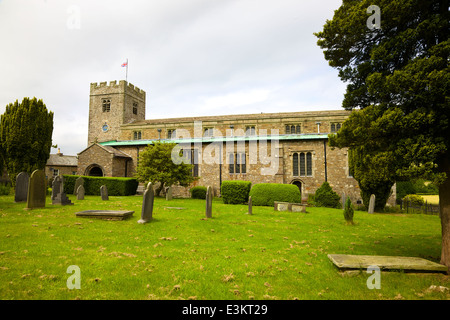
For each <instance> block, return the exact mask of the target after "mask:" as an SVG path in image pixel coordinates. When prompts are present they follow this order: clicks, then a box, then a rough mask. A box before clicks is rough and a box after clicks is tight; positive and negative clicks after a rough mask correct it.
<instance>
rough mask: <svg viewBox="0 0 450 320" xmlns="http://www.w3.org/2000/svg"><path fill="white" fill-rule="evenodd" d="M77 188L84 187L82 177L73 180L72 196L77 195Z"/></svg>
mask: <svg viewBox="0 0 450 320" xmlns="http://www.w3.org/2000/svg"><path fill="white" fill-rule="evenodd" d="M79 186H83V187H84V179H83V177H78V178H77V179H76V180H75V187H74V188H73V194H77V193H78V187H79Z"/></svg>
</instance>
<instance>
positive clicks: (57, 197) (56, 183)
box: [52, 176, 73, 206]
mask: <svg viewBox="0 0 450 320" xmlns="http://www.w3.org/2000/svg"><path fill="white" fill-rule="evenodd" d="M52 204H60V205H63V206H66V205H70V204H73V203H72V201H70V199H69V198H68V197H67V195H66V194H65V193H64V178H63V177H62V176H57V177H56V178H55V179H54V180H53V185H52Z"/></svg>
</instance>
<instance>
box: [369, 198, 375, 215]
mask: <svg viewBox="0 0 450 320" xmlns="http://www.w3.org/2000/svg"><path fill="white" fill-rule="evenodd" d="M374 210H375V195H374V194H372V195H371V196H370V200H369V210H367V212H368V213H373V211H374Z"/></svg>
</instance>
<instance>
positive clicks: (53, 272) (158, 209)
mask: <svg viewBox="0 0 450 320" xmlns="http://www.w3.org/2000/svg"><path fill="white" fill-rule="evenodd" d="M69 197H70V199H71V200H72V202H74V203H75V205H73V206H64V207H62V206H52V205H51V204H50V199H49V197H47V207H46V208H44V209H35V210H32V211H26V210H24V209H23V208H24V207H25V204H23V203H21V204H17V203H14V200H13V196H1V197H0V299H197V300H203V299H208V300H209V299H219V300H223V299H242V300H245V299H258V300H260V299H262V300H265V299H283V300H287V299H449V298H450V294H449V291H448V290H447V291H445V292H444V293H440V292H430V291H429V290H428V288H429V287H430V286H431V285H435V286H445V287H447V288H448V287H450V280H449V277H448V276H446V275H435V274H427V275H423V274H421V275H417V274H407V273H402V272H386V273H385V272H383V273H382V275H381V289H372V290H369V289H368V288H367V285H366V282H367V279H368V277H369V276H370V275H369V274H367V273H366V272H365V270H362V272H361V273H359V274H357V275H353V276H349V275H342V274H340V272H339V271H338V269H337V268H336V267H335V266H334V265H333V264H332V263H331V262H330V261H329V259H328V258H327V254H329V253H345V254H368V255H402V256H414V257H422V258H426V259H430V260H432V261H436V262H438V261H439V255H440V245H441V236H440V221H439V217H438V216H431V215H421V214H414V215H412V214H410V215H406V214H403V215H399V214H397V215H390V214H373V215H369V214H367V213H366V212H359V211H357V212H355V218H354V220H355V223H356V224H355V225H353V226H351V225H346V224H345V220H344V217H343V214H342V210H336V209H325V208H308V213H306V214H305V213H289V212H274V211H273V208H271V207H253V213H254V215H252V216H249V215H246V214H245V213H246V212H247V206H245V205H224V204H222V202H221V200H219V199H215V201H214V204H213V218H212V219H208V220H206V219H204V217H205V213H204V212H205V202H204V201H202V200H193V199H174V200H172V201H166V200H164V199H162V198H157V199H156V200H155V206H154V220H153V221H152V222H151V223H148V224H145V225H141V224H138V223H137V220H139V218H140V209H141V203H142V196H130V197H110V200H109V201H102V200H101V199H100V197H98V196H87V197H86V200H83V201H78V200H76V198H75V197H74V196H69ZM167 207H184V208H185V209H183V210H177V209H170V208H167ZM93 209H110V210H113V209H114V210H134V211H135V214H134V216H133V217H132V218H131V219H129V220H125V221H103V220H96V219H86V218H77V217H75V214H74V213H75V212H77V211H82V210H93ZM71 265H76V266H78V267H79V268H80V271H81V289H79V290H77V289H72V290H70V289H68V288H67V285H66V281H67V279H68V277H69V276H71V274H68V273H67V268H68V267H69V266H71Z"/></svg>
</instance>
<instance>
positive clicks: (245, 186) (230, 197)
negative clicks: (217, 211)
mask: <svg viewBox="0 0 450 320" xmlns="http://www.w3.org/2000/svg"><path fill="white" fill-rule="evenodd" d="M251 187H252V183H251V182H250V181H241V180H227V181H223V182H222V185H221V186H220V194H221V195H222V199H223V203H227V204H242V203H246V202H247V201H248V196H249V193H250V188H251Z"/></svg>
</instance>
